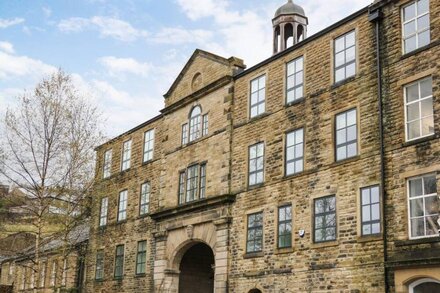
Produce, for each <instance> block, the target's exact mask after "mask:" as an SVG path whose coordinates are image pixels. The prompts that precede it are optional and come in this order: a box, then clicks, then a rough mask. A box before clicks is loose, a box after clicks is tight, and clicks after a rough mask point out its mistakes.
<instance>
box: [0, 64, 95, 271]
mask: <svg viewBox="0 0 440 293" xmlns="http://www.w3.org/2000/svg"><path fill="white" fill-rule="evenodd" d="M100 117H101V115H100V113H98V111H97V109H96V107H94V106H92V105H91V104H90V103H89V102H88V101H87V100H86V98H85V97H83V96H82V95H81V94H80V93H79V92H78V90H76V89H75V86H74V85H73V83H72V80H71V77H70V75H68V74H66V73H64V72H63V71H61V70H59V71H58V72H56V73H54V74H53V75H51V76H49V77H47V78H44V79H43V80H42V81H41V82H40V83H38V84H37V86H36V87H35V89H34V91H33V92H31V93H26V92H25V93H24V94H23V95H22V96H20V97H19V105H18V106H17V107H15V108H9V109H7V111H6V114H5V117H4V121H3V122H4V125H3V127H4V142H3V144H2V150H0V154H1V156H2V158H1V160H0V164H1V165H0V175H2V176H4V177H5V178H7V180H8V181H9V182H10V183H12V184H13V185H14V186H16V187H17V188H19V189H20V190H21V191H22V192H23V193H24V194H25V195H26V197H27V198H28V199H29V201H28V202H27V204H26V205H25V206H24V207H23V208H24V209H26V210H27V212H29V214H30V215H31V219H32V225H33V227H34V229H33V233H35V236H36V237H35V239H36V240H35V249H34V253H33V254H34V257H33V261H34V263H35V269H34V270H35V275H36V276H38V275H39V272H40V270H41V263H40V253H41V251H42V249H44V247H43V246H44V241H43V239H44V238H47V237H49V236H52V237H58V239H61V240H62V241H64V243H65V245H64V247H65V248H64V250H63V253H62V255H63V258H64V257H67V255H68V250H69V248H70V247H71V242H72V239H71V236H69V235H70V234H71V233H70V232H71V231H72V230H73V229H75V228H76V227H77V226H78V225H79V224H82V221H83V219H84V216H87V215H88V211H87V203H88V194H89V191H90V189H91V187H92V185H93V175H94V162H95V159H94V156H95V153H94V150H93V148H94V146H96V145H98V144H99V143H101V141H102V134H101V131H100V127H101V120H100ZM54 220H55V221H56V225H55V227H56V228H55V229H52V230H50V231H47V229H46V227H52V226H53V225H50V224H53V222H54ZM42 241H43V242H42Z"/></svg>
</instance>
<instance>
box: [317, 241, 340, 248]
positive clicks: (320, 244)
mask: <svg viewBox="0 0 440 293" xmlns="http://www.w3.org/2000/svg"><path fill="white" fill-rule="evenodd" d="M338 245H339V240H335V241H327V242H318V243H316V242H315V243H312V244H311V245H310V248H325V247H333V246H338Z"/></svg>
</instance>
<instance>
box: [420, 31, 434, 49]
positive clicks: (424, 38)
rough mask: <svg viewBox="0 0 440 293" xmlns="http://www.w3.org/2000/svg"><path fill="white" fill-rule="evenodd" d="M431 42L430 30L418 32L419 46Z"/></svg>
mask: <svg viewBox="0 0 440 293" xmlns="http://www.w3.org/2000/svg"><path fill="white" fill-rule="evenodd" d="M430 42H431V36H430V31H429V30H426V31H424V32H421V33H420V34H419V48H420V47H423V46H426V45H428V44H429V43H430Z"/></svg>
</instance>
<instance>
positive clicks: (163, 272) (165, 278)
mask: <svg viewBox="0 0 440 293" xmlns="http://www.w3.org/2000/svg"><path fill="white" fill-rule="evenodd" d="M153 236H154V238H155V250H156V251H155V259H154V277H153V279H154V291H155V292H161V293H162V292H176V293H177V290H176V291H170V287H171V286H172V283H173V279H174V278H173V276H174V274H173V272H170V271H169V270H167V265H168V260H167V255H166V245H167V237H168V233H167V231H157V232H155V233H153ZM178 281H179V275H178V272H177V283H178ZM177 286H178V284H177Z"/></svg>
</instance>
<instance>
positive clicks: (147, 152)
mask: <svg viewBox="0 0 440 293" xmlns="http://www.w3.org/2000/svg"><path fill="white" fill-rule="evenodd" d="M154 134H155V133H154V128H153V129H150V130H147V131H145V133H144V155H143V162H144V163H145V162H149V161H151V160H153V157H154Z"/></svg>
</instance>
